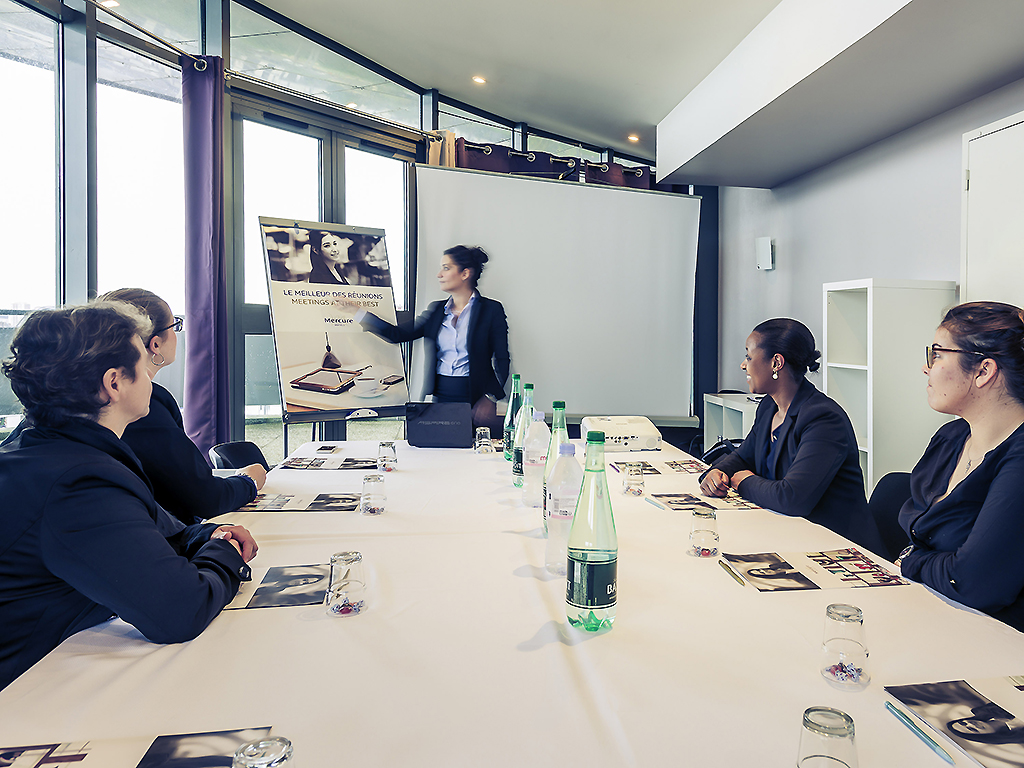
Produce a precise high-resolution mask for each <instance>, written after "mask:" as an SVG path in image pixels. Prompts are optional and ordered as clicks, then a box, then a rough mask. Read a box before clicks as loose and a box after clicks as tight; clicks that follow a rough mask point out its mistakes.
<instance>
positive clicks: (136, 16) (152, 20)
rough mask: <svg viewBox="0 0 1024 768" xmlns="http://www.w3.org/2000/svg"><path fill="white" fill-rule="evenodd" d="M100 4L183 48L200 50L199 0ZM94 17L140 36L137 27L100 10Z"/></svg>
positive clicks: (117, 0)
mask: <svg viewBox="0 0 1024 768" xmlns="http://www.w3.org/2000/svg"><path fill="white" fill-rule="evenodd" d="M100 4H101V5H102V6H105V7H107V8H110V10H112V11H113V12H114V13H116V14H118V15H119V16H124V18H126V19H128V20H129V21H131V22H134V23H135V24H138V25H139V26H140V27H142V28H143V29H145V30H146V31H148V32H152V33H153V34H155V35H156V36H157V37H160V38H163V39H164V40H167V41H168V42H169V43H173V44H174V45H176V46H177V47H178V48H181V49H182V50H183V51H188V52H189V53H199V2H198V0H160V2H158V3H155V2H153V0H104V1H103V2H102V3H100ZM96 19H97V20H98V21H101V22H103V23H104V24H109V25H110V26H112V27H116V28H118V29H122V30H124V31H125V32H128V33H129V34H132V35H134V36H136V37H138V36H139V32H138V31H137V30H135V29H133V28H132V27H131V26H129V25H128V24H123V23H121V22H120V21H118V20H117V19H116V18H115V17H114V16H112V15H111V14H109V13H105V12H104V11H103V10H97V11H96Z"/></svg>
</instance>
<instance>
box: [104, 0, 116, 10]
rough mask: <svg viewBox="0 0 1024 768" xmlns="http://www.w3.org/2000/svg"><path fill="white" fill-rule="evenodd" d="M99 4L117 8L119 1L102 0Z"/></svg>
mask: <svg viewBox="0 0 1024 768" xmlns="http://www.w3.org/2000/svg"><path fill="white" fill-rule="evenodd" d="M100 5H102V6H103V7H104V8H117V6H119V5H120V3H119V2H117V0H103V2H102V3H100Z"/></svg>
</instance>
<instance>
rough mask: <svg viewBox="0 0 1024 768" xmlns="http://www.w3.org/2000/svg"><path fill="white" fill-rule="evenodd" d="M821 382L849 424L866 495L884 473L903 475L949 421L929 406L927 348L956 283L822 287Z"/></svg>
mask: <svg viewBox="0 0 1024 768" xmlns="http://www.w3.org/2000/svg"><path fill="white" fill-rule="evenodd" d="M823 293H824V297H823V298H824V331H825V333H824V336H825V338H824V339H823V341H822V356H823V360H824V365H823V368H824V375H823V379H824V381H823V384H824V388H825V394H827V395H828V396H829V397H831V398H832V399H833V400H835V401H836V402H837V403H839V404H840V405H841V406H842V407H843V408H844V409H845V410H846V413H847V414H848V415H849V417H850V421H852V422H853V430H854V432H855V433H856V435H857V446H858V448H859V449H860V463H861V469H862V470H863V472H864V483H865V485H866V490H867V493H868V494H869V495H870V493H871V490H872V489H873V488H874V487H875V483H877V482H878V481H879V480H880V479H881V478H882V476H883V475H885V474H886V473H888V472H909V471H910V470H912V469H913V468H914V465H915V464H916V463H917V460H918V459H919V458H921V454H922V453H924V449H925V447H926V446H927V445H928V441H929V440H930V439H931V436H932V434H934V432H935V430H937V429H938V428H939V427H940V426H941V425H942V424H944V423H945V422H946V421H948V420H949V418H950V417H949V416H946V415H945V414H941V413H936V412H935V411H933V410H932V409H931V408H929V407H928V401H927V398H926V396H925V386H926V383H927V382H926V381H925V377H924V376H923V375H922V373H921V368H922V367H923V366H924V361H925V358H924V354H925V352H924V350H925V347H927V346H928V345H930V344H931V343H932V337H933V335H934V334H935V328H936V327H937V326H938V324H939V322H941V320H942V315H943V313H944V312H945V310H946V309H948V308H949V307H951V306H952V305H953V304H955V303H956V283H954V282H952V281H926V280H878V279H874V278H868V279H865V280H848V281H845V282H841V283H825V284H824V286H823Z"/></svg>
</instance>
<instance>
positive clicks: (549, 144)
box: [526, 134, 601, 163]
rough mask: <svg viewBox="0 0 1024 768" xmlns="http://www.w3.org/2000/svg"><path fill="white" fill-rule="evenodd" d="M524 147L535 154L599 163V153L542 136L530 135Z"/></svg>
mask: <svg viewBox="0 0 1024 768" xmlns="http://www.w3.org/2000/svg"><path fill="white" fill-rule="evenodd" d="M526 147H527V149H532V150H534V151H536V152H550V153H551V154H552V155H556V156H558V157H581V158H583V159H584V160H589V161H590V162H592V163H599V162H601V153H600V152H595V151H593V150H592V149H586V148H585V147H582V146H580V145H579V144H569V143H567V142H564V141H558V140H557V139H548V138H545V137H544V136H533V135H532V134H531V135H530V136H529V137H528V138H527V139H526Z"/></svg>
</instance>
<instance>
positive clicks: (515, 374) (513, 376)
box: [512, 373, 519, 381]
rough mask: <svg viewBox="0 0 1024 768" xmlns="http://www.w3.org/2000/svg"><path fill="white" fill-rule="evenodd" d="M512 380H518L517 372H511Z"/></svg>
mask: <svg viewBox="0 0 1024 768" xmlns="http://www.w3.org/2000/svg"><path fill="white" fill-rule="evenodd" d="M512 381H519V374H518V373H513V374H512Z"/></svg>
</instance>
